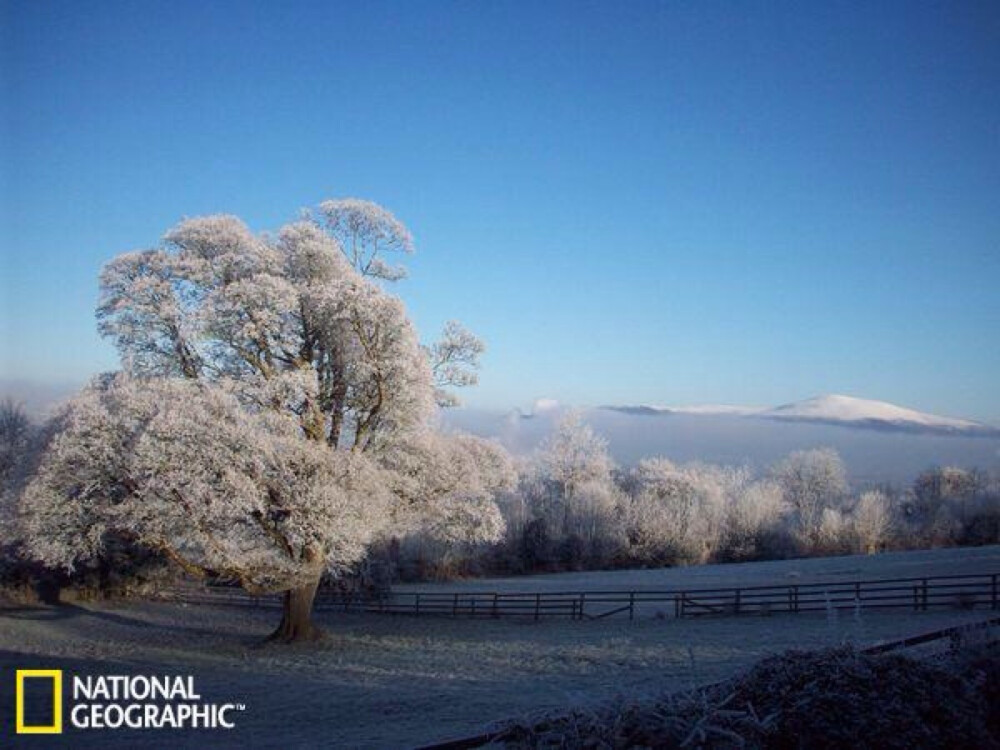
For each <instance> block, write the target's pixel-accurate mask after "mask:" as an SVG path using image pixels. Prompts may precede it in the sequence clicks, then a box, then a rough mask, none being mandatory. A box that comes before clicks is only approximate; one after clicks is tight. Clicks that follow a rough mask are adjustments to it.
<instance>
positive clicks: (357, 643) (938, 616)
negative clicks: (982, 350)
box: [0, 547, 1000, 748]
mask: <svg viewBox="0 0 1000 750" xmlns="http://www.w3.org/2000/svg"><path fill="white" fill-rule="evenodd" d="M998 563H1000V549H998V548H996V547H993V548H982V549H976V550H941V551H936V552H930V553H905V554H899V555H886V556H879V557H872V558H833V559H829V560H808V561H790V562H784V563H760V564H748V565H740V566H711V567H705V568H687V569H680V570H674V571H637V572H631V573H630V572H623V573H592V574H568V575H564V576H558V577H555V576H537V577H533V578H530V579H527V578H525V579H517V583H518V586H517V587H518V588H525V587H527V586H536V587H537V586H540V585H547V586H550V587H556V588H570V587H582V586H583V585H585V584H586V585H592V586H594V587H607V586H608V584H609V581H611V580H614V581H615V583H625V582H629V581H635V580H640V581H647V580H650V581H651V580H654V579H657V580H656V585H660V580H659V579H662V580H667V579H670V580H671V581H674V582H677V583H682V584H684V585H685V586H687V587H696V586H701V585H706V583H707V582H709V581H711V582H712V583H713V585H714V584H716V583H718V584H720V585H721V584H722V583H723V582H725V583H735V582H737V581H739V582H748V581H757V582H764V581H773V580H775V579H776V578H781V577H782V576H785V577H787V576H788V574H789V573H798V574H799V575H800V576H802V577H803V578H806V577H809V576H812V577H820V576H828V577H830V578H831V579H832V578H833V577H838V576H848V577H851V576H856V575H857V572H858V571H859V570H863V571H865V572H866V573H867V572H871V573H873V574H877V575H879V576H889V575H893V576H894V575H910V574H913V575H920V574H922V573H927V574H930V573H945V572H972V571H975V572H987V571H988V570H997V567H998ZM588 580H589V583H588ZM491 583H492V584H493V585H492V586H491V588H496V587H497V585H496V584H497V582H496V581H494V582H491ZM474 584H475V587H477V588H482V587H483V582H474ZM468 585H472V584H469V583H462V584H455V586H458V587H462V586H468ZM510 585H513V582H512V583H511V584H510ZM532 590H533V589H532ZM275 616H276V613H275V612H274V611H273V610H272V611H256V610H242V609H227V608H222V607H205V606H188V607H184V606H179V605H173V604H163V603H142V602H136V603H130V604H127V605H120V606H111V605H101V606H84V607H64V608H58V609H45V608H43V609H7V610H2V611H0V671H2V673H3V674H6V675H10V673H11V670H12V669H14V668H24V667H30V666H36V667H62V668H64V669H66V670H69V672H70V673H74V672H75V673H78V674H88V673H90V674H98V673H112V672H113V673H123V672H125V673H142V674H164V673H168V674H185V675H186V674H191V675H192V676H193V677H194V678H195V681H196V684H197V686H198V688H199V692H200V693H201V694H202V696H203V698H205V699H206V700H217V701H239V702H243V703H245V704H246V706H247V708H246V711H245V713H243V714H242V715H240V717H239V720H238V727H237V729H235V730H232V731H229V732H222V731H214V732H202V733H163V732H146V733H137V732H121V731H119V732H115V733H94V732H91V733H75V734H73V733H69V734H66V735H64V736H63V737H62V738H55V739H59V740H60V741H61V743H62V744H60V743H59V742H53V741H52V739H53V738H40V739H43V740H44V742H41V741H40V742H35V743H33V745H34V746H38V747H42V746H44V747H47V748H48V747H59V746H63V747H106V748H116V747H129V748H134V747H196V746H197V747H205V746H213V747H282V748H295V747H315V746H319V745H322V746H328V747H373V748H405V747H414V746H417V745H420V744H421V743H428V742H431V741H433V740H436V739H442V738H447V737H454V736H460V735H464V734H470V733H474V732H476V731H477V730H479V729H480V728H481V727H482V726H483V725H484V724H488V723H490V722H491V721H494V720H497V719H503V718H505V717H509V716H515V715H523V714H526V713H529V714H530V713H533V712H537V711H541V710H546V709H551V708H558V707H564V706H566V705H567V704H578V703H585V702H588V701H594V700H600V699H603V698H608V697H611V696H614V695H615V694H617V693H628V694H642V693H653V692H659V691H663V690H665V689H672V688H684V687H688V686H690V685H695V684H700V683H705V682H710V681H714V680H717V679H720V678H722V677H724V676H727V675H729V674H731V673H733V672H734V671H736V670H739V669H740V668H741V667H744V666H746V665H748V664H750V663H751V662H753V661H755V660H757V659H758V658H760V657H762V656H764V655H766V654H769V653H772V652H775V651H781V650H784V649H787V648H792V647H795V648H814V647H819V646H823V645H826V644H830V643H837V642H841V641H843V640H845V639H849V640H852V641H855V642H858V643H868V642H872V641H876V640H880V639H889V638H895V637H898V636H902V635H906V634H910V633H919V632H924V631H927V630H932V629H936V628H939V627H943V626H947V625H949V624H954V623H959V622H967V621H971V620H978V619H982V618H985V617H987V616H988V613H986V612H978V613H976V612H959V611H942V612H928V613H912V612H899V613H889V614H874V613H864V614H863V615H862V616H861V617H860V618H855V617H854V616H853V615H843V614H841V615H840V616H838V617H835V618H828V617H827V616H825V615H798V616H774V617H769V618H762V617H752V618H741V619H733V618H727V619H714V620H680V621H678V620H670V619H668V620H657V619H643V620H637V621H635V622H629V621H627V620H614V619H609V620H602V621H596V622H571V621H548V622H541V623H534V622H518V621H496V622H494V621H471V620H448V619H438V618H433V619H432V618H411V617H390V616H379V615H344V614H333V613H331V614H323V615H321V616H320V620H321V622H322V623H323V625H324V626H325V627H326V628H327V629H328V630H329V631H330V633H331V636H330V638H329V639H328V640H327V641H326V642H324V643H321V644H318V645H305V646H293V647H286V646H264V647H262V646H260V645H259V643H260V640H261V638H262V637H263V636H264V635H265V634H266V633H267V632H269V630H270V629H271V628H272V627H273V626H274V624H275ZM11 682H12V681H11V680H10V679H3V680H0V706H3V707H7V706H12V705H13V698H12V696H10V691H11V689H12V685H11ZM9 721H10V711H9V710H7V709H6V708H5V709H4V710H2V711H0V733H2V736H4V737H10V736H11V734H10V731H9V730H10V727H9V726H8V724H9ZM26 739H32V738H26ZM24 746H26V747H27V746H28V744H27V743H24Z"/></svg>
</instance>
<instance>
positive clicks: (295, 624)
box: [268, 575, 323, 643]
mask: <svg viewBox="0 0 1000 750" xmlns="http://www.w3.org/2000/svg"><path fill="white" fill-rule="evenodd" d="M318 587H319V576H318V575H317V576H316V578H315V579H314V580H313V581H311V582H310V583H308V584H306V585H305V586H300V587H299V588H294V589H289V590H288V591H286V592H285V602H284V607H283V609H282V615H281V624H280V625H278V629H277V630H275V631H274V632H273V633H271V635H270V636H269V637H268V640H269V641H278V642H280V643H292V642H295V641H315V640H318V639H319V638H321V637H322V636H323V631H322V630H320V628H318V627H316V625H314V624H313V621H312V608H313V600H314V599H315V598H316V589H317V588H318Z"/></svg>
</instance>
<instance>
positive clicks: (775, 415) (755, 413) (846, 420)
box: [603, 394, 1000, 437]
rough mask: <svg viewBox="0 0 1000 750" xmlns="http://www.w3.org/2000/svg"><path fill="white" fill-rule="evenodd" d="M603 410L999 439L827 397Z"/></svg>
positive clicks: (945, 421)
mask: <svg viewBox="0 0 1000 750" xmlns="http://www.w3.org/2000/svg"><path fill="white" fill-rule="evenodd" d="M603 408H605V409H610V410H612V411H617V412H621V413H623V414H633V415H642V416H661V415H671V414H687V415H705V416H708V415H721V414H725V415H733V416H741V417H749V418H754V419H776V420H782V421H790V422H791V421H794V422H819V423H822V424H831V425H842V426H846V427H860V428H868V429H877V430H890V431H902V432H926V433H934V434H956V435H965V436H975V435H979V436H990V437H997V436H1000V429H997V428H996V427H991V426H990V425H986V424H982V423H980V422H973V421H972V420H968V419H956V418H954V417H942V416H938V415H936V414H927V413H924V412H919V411H916V410H914V409H907V408H905V407H902V406H897V405H895V404H890V403H888V402H885V401H873V400H871V399H864V398H857V397H854V396H842V395H839V394H828V395H824V396H816V397H814V398H809V399H806V400H804V401H796V402H795V403H791V404H783V405H781V406H775V407H773V408H757V407H741V406H684V407H657V406H606V407H603Z"/></svg>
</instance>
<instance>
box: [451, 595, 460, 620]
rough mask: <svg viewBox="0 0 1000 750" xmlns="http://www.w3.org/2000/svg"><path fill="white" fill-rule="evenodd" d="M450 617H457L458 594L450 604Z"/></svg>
mask: <svg viewBox="0 0 1000 750" xmlns="http://www.w3.org/2000/svg"><path fill="white" fill-rule="evenodd" d="M451 616H452V617H457V616H458V594H455V598H454V599H453V600H452V603H451Z"/></svg>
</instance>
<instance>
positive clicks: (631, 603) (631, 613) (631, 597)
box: [628, 591, 635, 620]
mask: <svg viewBox="0 0 1000 750" xmlns="http://www.w3.org/2000/svg"><path fill="white" fill-rule="evenodd" d="M628 619H630V620H634V619H635V592H634V591H629V592H628Z"/></svg>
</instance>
